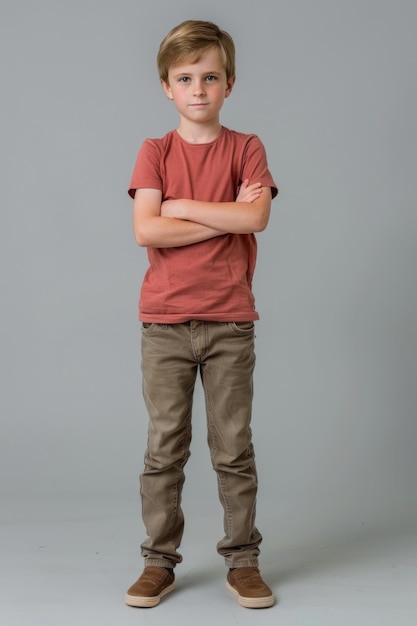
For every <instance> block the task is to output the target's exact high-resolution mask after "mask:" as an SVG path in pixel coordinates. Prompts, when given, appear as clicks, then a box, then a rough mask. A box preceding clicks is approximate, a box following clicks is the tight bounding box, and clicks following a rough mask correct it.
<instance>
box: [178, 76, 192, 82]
mask: <svg viewBox="0 0 417 626" xmlns="http://www.w3.org/2000/svg"><path fill="white" fill-rule="evenodd" d="M189 80H190V78H189V76H181V78H179V79H178V81H179V82H180V83H188V81H189Z"/></svg>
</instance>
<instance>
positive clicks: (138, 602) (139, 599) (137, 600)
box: [125, 583, 175, 609]
mask: <svg viewBox="0 0 417 626" xmlns="http://www.w3.org/2000/svg"><path fill="white" fill-rule="evenodd" d="M174 589H175V583H172V584H171V585H169V587H166V588H165V589H164V590H163V591H161V593H160V594H159V595H158V596H151V597H150V598H147V597H146V596H131V595H129V594H128V593H127V594H126V595H125V603H126V604H128V605H129V606H136V607H139V608H144V609H148V608H151V607H153V606H156V605H157V604H159V603H160V601H161V598H163V597H164V596H166V595H167V594H168V593H171V591H174Z"/></svg>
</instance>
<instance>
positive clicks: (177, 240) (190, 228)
mask: <svg viewBox="0 0 417 626" xmlns="http://www.w3.org/2000/svg"><path fill="white" fill-rule="evenodd" d="M224 234H225V233H224V231H220V230H218V229H215V228H211V227H209V226H205V225H204V224H199V223H196V222H192V221H186V220H180V219H175V218H170V217H163V216H155V217H152V218H148V219H146V220H144V221H143V222H141V223H140V224H138V226H137V228H135V239H136V242H137V243H138V245H140V246H145V247H147V248H175V247H179V246H187V245H190V244H193V243H199V242H201V241H207V240H208V239H213V238H214V237H218V236H219V235H224Z"/></svg>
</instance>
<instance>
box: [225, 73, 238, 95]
mask: <svg viewBox="0 0 417 626" xmlns="http://www.w3.org/2000/svg"><path fill="white" fill-rule="evenodd" d="M235 80H236V78H235V77H234V76H232V77H231V78H228V79H227V88H226V95H225V98H228V97H229V96H230V94H231V93H232V89H233V85H234V84H235Z"/></svg>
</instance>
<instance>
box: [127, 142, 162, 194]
mask: <svg viewBox="0 0 417 626" xmlns="http://www.w3.org/2000/svg"><path fill="white" fill-rule="evenodd" d="M160 170H161V159H160V150H159V147H158V143H157V142H156V141H155V140H153V139H145V141H144V142H143V144H142V147H141V148H140V150H139V152H138V155H137V158H136V163H135V166H134V168H133V173H132V177H131V180H130V184H129V189H128V193H129V195H130V197H131V198H134V197H135V191H136V189H159V190H160V191H162V177H161V171H160Z"/></svg>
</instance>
